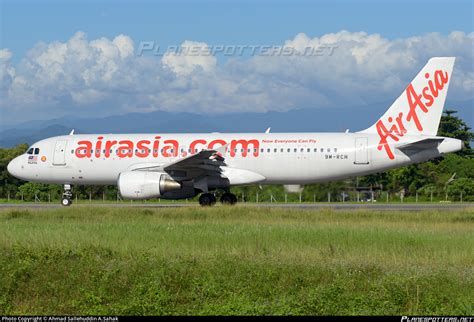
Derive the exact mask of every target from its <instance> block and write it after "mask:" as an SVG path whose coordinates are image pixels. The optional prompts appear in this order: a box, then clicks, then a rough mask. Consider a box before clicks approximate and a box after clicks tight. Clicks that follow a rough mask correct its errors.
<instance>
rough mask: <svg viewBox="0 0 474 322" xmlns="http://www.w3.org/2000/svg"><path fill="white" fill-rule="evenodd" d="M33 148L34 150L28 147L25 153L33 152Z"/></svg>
mask: <svg viewBox="0 0 474 322" xmlns="http://www.w3.org/2000/svg"><path fill="white" fill-rule="evenodd" d="M33 150H34V149H33V148H29V149H28V151H27V152H26V154H33Z"/></svg>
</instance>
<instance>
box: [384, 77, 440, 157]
mask: <svg viewBox="0 0 474 322" xmlns="http://www.w3.org/2000/svg"><path fill="white" fill-rule="evenodd" d="M425 78H426V79H429V78H430V74H429V73H426V74H425ZM448 78H449V77H448V73H447V72H443V71H442V70H437V71H435V73H434V76H433V78H432V79H430V80H429V81H428V84H427V86H425V87H424V88H423V90H422V91H421V94H418V93H417V92H416V91H415V89H414V88H413V85H412V84H410V85H408V87H407V89H406V90H405V92H406V96H407V101H408V107H409V109H408V113H407V114H406V117H405V115H404V114H403V112H400V113H398V115H397V116H396V117H395V119H394V118H393V117H392V116H389V117H388V119H387V123H386V124H384V122H383V121H382V120H381V119H380V120H379V121H378V122H377V123H376V125H375V126H376V128H377V133H378V135H379V137H380V141H379V144H378V146H377V149H378V150H379V151H381V150H382V149H385V152H386V153H387V155H388V157H389V159H391V160H393V159H394V158H395V156H394V155H393V152H392V150H391V148H390V145H389V143H388V139H389V138H390V139H391V140H393V141H395V142H397V141H399V138H400V137H402V136H403V135H405V134H406V133H407V130H406V127H405V122H413V123H414V124H415V126H416V129H417V130H418V132H421V131H423V125H422V124H421V122H420V119H419V117H418V112H419V111H420V110H421V112H422V113H428V112H429V107H430V106H432V105H433V103H434V102H435V99H436V98H437V97H438V95H439V92H440V91H441V90H443V88H444V85H446V84H447V83H448ZM387 127H389V128H388V129H387Z"/></svg>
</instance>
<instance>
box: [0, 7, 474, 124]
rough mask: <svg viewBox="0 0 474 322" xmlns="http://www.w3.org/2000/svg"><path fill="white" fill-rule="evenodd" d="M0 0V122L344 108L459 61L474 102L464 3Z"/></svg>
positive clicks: (459, 85)
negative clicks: (434, 61) (438, 63)
mask: <svg viewBox="0 0 474 322" xmlns="http://www.w3.org/2000/svg"><path fill="white" fill-rule="evenodd" d="M0 1H1V38H0V82H1V83H0V118H1V119H0V126H1V125H2V124H3V125H5V124H13V123H18V122H24V121H28V120H35V119H51V118H56V117H60V116H64V115H81V116H105V115H114V114H124V113H129V112H148V111H157V110H163V111H175V112H184V111H186V112H193V113H199V114H207V113H232V112H242V111H245V112H265V111H289V110H292V109H299V108H314V109H318V110H319V111H320V112H321V113H324V111H325V110H327V109H332V108H341V110H342V111H344V107H345V106H347V107H348V108H349V107H354V106H360V105H365V104H371V103H376V102H382V101H387V100H388V101H390V100H393V99H395V98H396V97H397V96H398V94H399V93H400V92H401V91H402V90H403V89H404V88H405V86H406V85H407V84H408V82H410V80H411V79H412V78H413V77H414V76H415V75H416V73H417V72H418V71H419V69H420V68H421V67H422V66H423V65H424V64H425V63H426V61H427V60H428V59H429V58H430V57H433V56H456V57H457V60H456V66H455V70H454V75H453V79H452V82H451V85H450V91H449V95H448V99H449V100H453V101H464V100H470V99H472V98H473V97H474V67H473V65H474V53H473V51H474V32H473V19H474V18H473V4H472V2H471V1H446V2H436V1H419V2H413V1H398V2H393V3H392V2H386V3H385V2H384V3H383V5H382V4H379V3H378V2H376V1H365V2H358V3H357V4H355V2H346V1H330V2H303V1H299V2H295V1H290V0H288V1H274V2H270V1H257V2H256V1H192V2H185V1H172V2H171V1H170V2H151V1H150V2H147V1H119V2H112V1H81V2H77V1H63V2H59V1H10V0H9V1H5V0H0Z"/></svg>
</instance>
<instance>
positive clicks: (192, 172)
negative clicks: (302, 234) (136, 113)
mask: <svg viewBox="0 0 474 322" xmlns="http://www.w3.org/2000/svg"><path fill="white" fill-rule="evenodd" d="M454 61H455V58H454V57H434V58H431V59H430V60H429V61H428V62H427V64H426V65H425V66H424V67H423V69H422V70H421V71H420V72H419V73H418V75H417V76H416V77H415V78H414V79H413V81H412V82H411V83H410V84H409V85H408V86H407V87H406V89H405V90H404V91H403V92H402V94H401V95H400V96H399V97H398V98H397V99H396V100H395V102H394V103H393V104H392V105H391V106H390V107H389V108H388V110H387V111H386V112H385V114H383V115H382V117H380V118H379V119H378V120H377V122H375V123H374V124H373V125H372V126H370V127H369V128H367V129H365V130H362V131H359V132H354V133H350V132H349V131H346V132H344V133H271V132H270V129H268V130H267V131H265V133H235V134H231V133H225V134H224V133H207V134H206V133H198V134H161V133H150V134H81V135H76V134H74V131H72V132H71V133H70V134H69V135H64V136H57V137H52V138H48V139H45V140H41V141H39V142H36V143H34V144H33V145H32V146H31V147H30V148H29V149H28V150H27V151H26V152H25V153H24V154H23V155H20V156H18V157H16V158H15V159H13V160H12V161H11V162H10V163H9V164H8V172H9V173H10V174H11V175H13V176H15V177H17V178H19V179H22V180H26V181H33V182H42V183H53V184H61V185H63V187H64V192H63V196H62V199H61V204H62V205H63V206H70V205H71V203H72V196H73V194H72V187H73V185H92V184H93V185H111V184H116V185H117V186H118V188H119V191H120V194H121V196H122V197H123V198H125V199H149V198H163V199H184V198H192V197H195V196H197V195H199V194H200V197H199V203H200V204H201V205H202V206H212V205H214V204H215V203H216V194H215V193H216V191H218V190H220V191H223V193H222V195H221V197H220V201H221V202H222V203H223V204H228V205H233V204H235V203H236V202H237V198H236V196H235V195H234V194H232V193H231V187H234V186H241V185H252V184H258V185H269V184H278V185H304V184H309V183H317V182H325V181H330V180H339V179H344V178H348V177H354V176H360V175H367V174H371V173H377V172H382V171H385V170H388V169H392V168H397V167H402V166H406V165H409V164H414V163H419V162H424V161H427V160H429V159H433V158H437V157H439V156H441V155H443V154H445V153H449V152H456V151H459V150H461V149H462V148H463V142H462V141H461V140H457V139H453V138H447V137H439V136H436V133H437V130H438V126H439V122H440V118H441V114H442V111H443V107H444V102H445V99H446V94H447V92H448V86H449V82H450V80H451V75H452V71H453V66H454ZM354 113H357V111H354Z"/></svg>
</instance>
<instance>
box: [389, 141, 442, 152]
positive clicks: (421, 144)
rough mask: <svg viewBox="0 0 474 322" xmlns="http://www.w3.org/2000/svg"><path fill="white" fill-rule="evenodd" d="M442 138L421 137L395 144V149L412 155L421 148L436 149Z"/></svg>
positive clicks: (421, 149)
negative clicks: (418, 139)
mask: <svg viewBox="0 0 474 322" xmlns="http://www.w3.org/2000/svg"><path fill="white" fill-rule="evenodd" d="M443 140H444V139H443V138H432V139H423V140H420V141H416V142H411V143H407V144H403V145H399V146H397V149H398V150H400V151H402V152H403V153H405V154H406V155H413V154H415V153H418V152H420V151H423V150H430V149H436V148H437V147H438V145H440V144H441V142H443Z"/></svg>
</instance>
